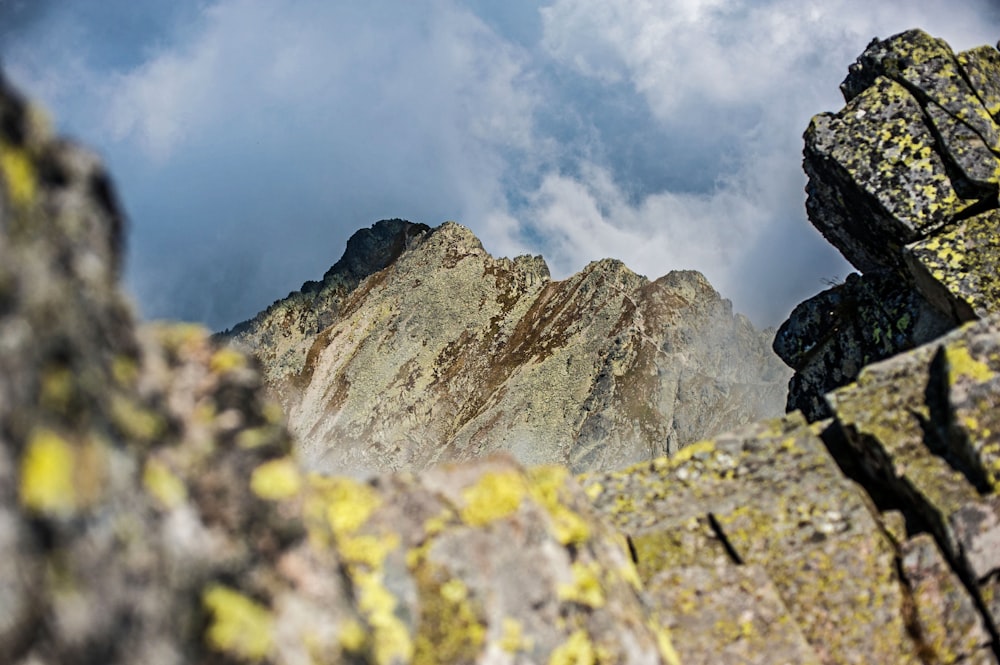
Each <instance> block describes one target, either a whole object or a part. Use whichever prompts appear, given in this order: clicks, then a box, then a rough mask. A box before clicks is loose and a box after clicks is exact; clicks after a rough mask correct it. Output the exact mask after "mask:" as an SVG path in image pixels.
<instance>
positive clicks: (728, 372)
mask: <svg viewBox="0 0 1000 665" xmlns="http://www.w3.org/2000/svg"><path fill="white" fill-rule="evenodd" d="M363 243H364V245H365V247H366V248H367V250H366V253H365V255H364V256H359V254H360V252H358V251H357V247H358V246H360V245H362V244H363ZM369 257H375V259H374V260H372V259H371V258H369ZM348 266H351V267H350V268H348ZM364 275H370V276H369V277H368V278H367V279H366V280H364V281H360V282H359V280H358V278H359V277H361V276H364ZM314 284H315V283H313V284H307V285H306V286H305V287H304V288H303V290H302V291H301V292H298V293H294V294H292V295H291V296H289V297H288V298H287V299H285V300H283V301H280V302H278V303H275V304H274V305H273V306H272V307H271V308H270V309H268V310H267V311H265V312H262V313H261V314H259V315H258V316H257V317H256V318H254V319H253V320H251V321H248V322H246V323H243V324H240V325H238V326H236V328H234V329H233V330H232V331H228V332H227V333H226V334H225V336H227V337H230V338H232V339H233V340H234V341H235V342H236V343H237V344H240V345H242V346H243V348H244V349H246V350H248V351H250V352H252V353H254V354H255V355H257V356H258V357H259V358H260V360H261V361H262V363H263V365H264V368H265V375H266V376H267V380H268V383H269V385H271V386H272V387H273V390H274V392H275V394H276V395H277V397H278V399H279V400H280V401H281V403H282V404H283V405H284V407H285V409H286V411H287V413H288V416H289V426H290V428H291V430H292V432H293V433H294V434H295V435H296V437H297V438H298V440H299V445H300V446H301V449H300V453H301V456H302V459H303V460H304V461H305V463H306V464H307V465H308V466H309V467H310V468H313V469H317V470H322V471H327V472H347V473H352V474H363V473H365V472H370V471H373V470H401V469H422V468H426V467H427V466H429V465H431V464H433V463H437V462H442V461H449V460H450V461H456V460H469V459H474V458H477V457H482V456H484V455H487V454H489V453H492V452H496V451H507V452H510V453H512V454H513V455H514V456H515V457H516V458H517V459H518V460H520V461H521V462H522V463H525V464H548V463H558V464H563V465H566V466H568V467H569V468H570V469H571V470H573V471H577V472H579V471H584V470H596V469H609V468H619V467H621V466H624V465H627V464H629V463H633V462H638V461H640V460H643V459H651V458H653V457H656V456H658V455H664V454H670V453H673V452H675V451H676V450H678V449H679V448H681V447H682V446H684V445H686V444H688V443H691V442H693V441H696V440H697V439H699V438H702V437H704V436H706V435H709V434H712V433H717V432H722V431H725V430H727V429H731V428H732V427H735V426H737V425H740V424H744V423H747V422H751V421H753V420H755V419H758V418H761V417H764V416H768V415H774V414H777V413H780V411H781V403H782V402H783V401H784V392H785V385H784V384H785V381H786V380H787V377H788V374H787V373H786V372H787V369H786V368H784V367H783V366H782V365H781V363H780V361H778V359H777V358H776V357H775V356H774V355H773V354H772V353H771V351H770V349H769V348H768V346H769V344H770V333H768V332H765V333H761V332H758V331H757V330H755V329H754V328H753V326H752V325H751V324H750V322H749V321H748V320H747V319H746V318H745V317H743V316H740V315H735V316H734V315H733V312H732V308H731V305H730V303H729V302H728V301H726V300H723V299H722V298H720V296H719V295H718V294H717V293H716V292H715V291H714V290H713V289H712V287H711V286H710V285H709V284H708V282H707V281H706V280H705V278H704V277H702V276H701V275H700V274H699V273H696V272H690V271H686V272H672V273H670V274H668V275H666V276H665V277H662V278H660V279H658V280H656V281H654V282H650V281H648V280H647V279H646V278H644V277H641V276H639V275H636V274H635V273H633V272H631V271H630V270H628V269H627V268H626V267H625V266H624V265H622V264H621V263H620V262H618V261H612V260H604V261H598V262H595V263H592V264H590V265H589V266H587V267H586V268H585V269H584V270H583V271H582V272H580V273H579V274H577V275H574V276H573V277H570V278H569V279H567V280H565V281H560V282H554V281H551V280H550V279H549V272H548V268H547V267H546V265H545V263H544V261H543V260H542V258H541V257H537V256H536V257H528V256H522V257H518V258H516V259H514V260H510V259H495V258H493V257H492V256H490V255H489V254H488V253H486V251H485V250H484V249H483V247H482V245H481V243H480V242H479V240H478V239H477V238H476V237H475V236H474V235H473V234H472V233H471V232H470V231H469V230H468V229H466V228H464V227H462V226H460V225H458V224H454V223H446V224H444V225H442V226H441V227H439V228H437V229H428V228H427V227H424V226H418V225H413V224H409V223H408V222H402V221H399V220H391V221H383V222H379V223H378V224H376V225H374V226H373V227H372V228H371V229H366V230H362V231H359V232H358V234H356V235H355V236H354V237H353V238H352V239H351V241H350V242H349V243H348V249H347V253H345V255H344V258H343V259H341V260H340V262H338V263H337V264H336V265H335V266H334V267H333V268H331V269H330V271H329V272H327V274H326V276H325V277H324V280H323V282H322V286H315V285H314ZM324 324H326V325H324ZM373 395H378V399H372V396H373Z"/></svg>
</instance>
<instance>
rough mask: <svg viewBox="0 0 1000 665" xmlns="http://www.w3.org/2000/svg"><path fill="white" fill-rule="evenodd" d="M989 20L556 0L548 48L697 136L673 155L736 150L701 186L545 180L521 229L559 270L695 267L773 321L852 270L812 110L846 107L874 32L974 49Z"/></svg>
mask: <svg viewBox="0 0 1000 665" xmlns="http://www.w3.org/2000/svg"><path fill="white" fill-rule="evenodd" d="M985 15H987V14H986V5H985V4H983V5H981V6H980V7H976V6H975V5H967V6H964V7H962V8H958V7H956V6H954V5H952V4H951V3H940V2H931V1H929V0H924V1H922V2H914V3H907V4H906V5H905V6H903V5H901V4H899V3H892V6H891V7H890V6H888V3H886V4H881V5H880V4H878V3H871V2H867V1H862V0H840V1H839V2H838V1H824V2H820V1H818V0H811V1H806V2H803V1H802V0H770V1H764V2H750V1H748V0H742V1H730V0H726V1H725V2H723V1H722V0H676V1H672V2H661V1H656V0H621V1H620V2H614V3H609V2H605V1H604V0H556V1H555V2H553V3H551V4H550V5H549V6H547V7H546V8H544V9H543V10H542V17H543V22H544V39H543V45H544V47H545V48H546V49H547V51H548V53H549V54H550V55H551V56H552V57H553V58H554V59H555V60H556V61H557V62H559V63H561V64H562V65H563V66H564V67H568V68H570V69H571V70H573V71H575V72H577V73H578V74H579V75H581V76H583V77H585V78H587V79H590V80H592V81H594V83H595V85H598V86H605V87H606V88H607V89H608V90H611V89H612V86H614V85H616V84H617V85H621V84H623V83H624V84H626V85H627V86H629V87H631V88H632V89H633V90H634V91H635V93H636V94H637V95H639V99H640V100H642V102H643V103H645V104H646V106H647V107H648V110H649V112H650V114H651V116H652V118H654V119H655V122H656V123H657V124H658V127H657V130H658V131H659V132H662V133H665V134H667V135H677V134H681V133H683V134H686V135H687V136H689V137H693V138H689V140H688V145H689V147H688V152H687V153H685V154H665V155H664V157H663V159H664V160H670V159H674V160H681V161H682V163H684V162H685V161H686V162H690V163H691V164H692V165H697V164H700V163H704V160H705V159H706V156H699V155H698V154H697V151H698V150H699V145H701V146H703V147H704V151H705V152H706V153H708V152H709V151H710V150H712V149H715V148H716V147H717V146H718V145H725V146H728V148H727V149H726V150H725V159H722V160H720V161H718V162H717V163H716V166H717V168H719V169H720V170H719V172H718V178H717V180H716V182H715V184H714V186H713V187H711V188H709V189H707V190H703V191H700V192H697V193H690V192H688V191H686V190H684V189H683V188H678V187H672V186H671V185H670V184H669V183H668V184H667V185H666V186H665V187H661V188H659V189H656V190H652V191H640V192H639V194H638V196H635V195H630V194H631V193H632V192H634V189H632V188H630V187H629V183H626V182H621V181H619V180H616V175H615V174H614V173H613V172H611V171H609V170H608V169H609V168H610V167H611V165H602V166H600V167H598V166H594V165H588V166H586V167H585V168H583V169H581V173H580V174H579V175H566V174H562V173H560V174H550V175H548V176H547V177H545V178H544V179H543V180H542V183H541V185H540V186H539V188H538V189H537V191H535V192H534V194H533V195H532V196H531V197H530V205H529V207H528V209H527V210H526V211H525V213H524V218H523V219H524V221H523V222H522V225H521V226H520V227H515V231H514V233H515V234H520V235H521V236H540V237H542V238H545V239H546V241H547V242H546V243H545V245H546V247H547V248H548V251H549V254H550V255H551V256H552V259H553V260H552V264H553V267H554V269H555V270H554V271H555V272H556V273H557V274H566V273H567V272H571V271H573V270H576V269H578V268H579V267H580V266H581V265H583V263H585V262H586V261H589V260H592V259H595V258H599V257H601V256H605V255H611V256H616V257H618V258H622V259H624V260H625V261H626V263H627V264H628V265H630V266H631V267H633V268H634V269H636V270H638V271H640V272H645V273H647V274H649V275H650V276H651V277H655V276H658V275H659V274H662V273H663V272H666V271H667V270H670V269H674V268H696V269H699V270H701V271H702V272H704V273H705V274H706V275H707V276H708V277H709V279H710V281H712V283H713V285H714V286H715V287H716V288H717V289H719V290H720V291H721V292H722V293H723V294H724V295H726V296H728V297H732V298H733V299H734V300H735V301H736V305H737V308H738V309H741V310H743V311H745V312H747V313H749V314H751V315H752V316H753V318H754V319H755V320H756V321H757V322H758V323H762V324H763V323H767V324H774V323H777V322H779V321H780V320H781V318H783V316H784V315H785V314H786V313H787V312H788V311H789V310H790V309H791V307H792V306H794V304H795V303H796V302H797V301H798V300H799V299H801V298H804V297H808V296H809V295H811V294H812V293H815V292H817V291H819V290H820V289H821V288H824V287H823V284H822V280H823V279H824V278H828V277H830V276H832V275H835V274H841V275H843V274H844V273H845V272H847V271H848V270H849V269H850V268H849V267H847V266H846V264H845V263H844V262H843V261H842V260H841V259H840V258H839V257H838V256H836V255H835V253H834V252H832V251H830V249H829V248H828V247H827V246H825V244H824V242H823V241H822V239H820V237H819V235H818V234H815V233H813V232H811V230H810V229H808V228H807V227H806V222H805V215H804V210H803V201H804V195H803V193H802V190H801V187H802V185H803V184H804V178H803V176H802V172H801V167H800V160H801V157H800V155H801V133H802V131H803V130H804V129H805V127H806V124H807V122H808V119H809V117H810V116H811V115H812V114H814V113H817V112H820V111H823V110H826V109H835V108H837V107H839V106H840V105H841V104H842V100H841V98H840V95H839V91H838V89H837V84H838V83H839V82H840V80H841V79H842V78H843V77H844V75H845V74H846V71H847V66H848V65H849V64H850V63H851V62H852V61H853V59H854V58H855V57H856V56H857V55H858V54H859V53H860V52H861V50H862V49H863V48H864V46H865V45H866V44H867V43H868V41H869V40H870V39H871V38H872V37H874V36H881V37H887V36H889V35H890V34H893V33H895V32H899V31H902V30H904V29H908V28H910V27H914V26H919V27H924V28H925V29H927V30H930V31H932V32H933V33H934V34H935V35H938V36H942V37H944V38H946V39H947V40H949V41H950V42H951V43H952V45H953V46H954V47H956V48H967V47H969V46H973V45H976V44H980V43H992V42H993V40H994V39H995V37H996V34H995V33H996V32H997V30H998V28H1000V25H998V21H997V20H996V14H995V12H994V13H993V14H990V15H991V16H992V17H993V19H994V20H992V21H986V20H983V17H984V16H985ZM611 129H613V128H602V130H603V131H605V132H608V131H609V130H611ZM638 131H644V130H643V129H641V128H640V129H638ZM645 131H647V132H649V134H650V135H655V134H656V132H653V131H651V130H650V128H646V130H645ZM608 140H611V141H613V140H614V139H613V138H611V137H609V138H608ZM498 244H499V245H501V246H511V245H513V244H514V243H513V242H512V241H511V240H510V239H501V240H499V241H498Z"/></svg>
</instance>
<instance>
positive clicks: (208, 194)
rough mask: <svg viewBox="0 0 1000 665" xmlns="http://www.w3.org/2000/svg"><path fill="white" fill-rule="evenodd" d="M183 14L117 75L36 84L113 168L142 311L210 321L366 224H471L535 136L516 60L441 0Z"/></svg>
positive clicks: (522, 62) (313, 263)
mask: <svg viewBox="0 0 1000 665" xmlns="http://www.w3.org/2000/svg"><path fill="white" fill-rule="evenodd" d="M187 19H188V20H186V21H185V22H184V24H183V25H181V26H179V28H178V29H176V30H174V31H173V32H171V33H169V34H166V35H161V36H160V38H159V39H158V40H157V41H156V42H155V43H154V44H151V45H147V47H146V48H145V49H143V50H142V57H140V58H137V59H136V60H135V61H134V62H132V63H129V65H128V66H126V67H120V68H117V69H114V70H102V71H95V70H93V69H88V68H87V62H86V58H85V57H84V58H82V59H77V60H76V64H74V65H73V67H74V68H75V70H77V71H76V74H75V76H74V77H73V79H74V80H75V81H88V84H87V87H88V89H89V94H88V91H85V90H80V88H79V85H78V84H76V83H73V82H71V81H68V80H67V79H66V78H65V77H63V76H61V75H58V74H56V75H55V76H54V77H53V78H49V79H48V81H49V84H48V85H45V86H44V87H47V88H48V89H49V90H50V92H49V93H48V94H49V96H50V97H54V98H57V101H59V100H61V101H62V102H66V101H67V99H66V98H67V97H68V96H73V99H72V100H70V101H69V103H66V104H62V103H60V104H59V106H60V107H66V106H68V107H70V108H71V109H73V118H71V119H70V120H71V122H70V124H71V126H73V127H75V128H83V129H82V130H79V131H77V132H76V133H78V134H83V133H84V132H87V136H85V138H86V139H87V140H88V141H95V139H96V141H95V142H96V143H98V144H99V145H101V146H102V147H103V149H104V150H105V151H106V153H107V154H108V156H109V159H110V161H111V166H112V169H113V171H114V172H115V173H116V174H117V175H118V181H119V185H120V189H121V191H122V192H123V194H124V196H125V199H126V204H127V207H128V209H129V210H130V211H131V213H132V218H133V220H134V222H133V227H134V233H133V236H132V238H133V241H132V252H131V260H130V262H129V267H130V270H129V274H130V280H131V283H132V286H133V288H134V290H135V291H136V292H137V294H138V296H139V299H140V301H141V302H142V307H143V310H144V311H145V312H146V313H147V314H148V315H151V316H174V317H177V316H180V317H183V318H194V319H199V320H203V321H207V322H208V323H209V324H210V325H212V326H214V327H221V326H225V325H229V324H232V323H233V322H234V321H236V320H239V318H242V317H247V316H251V315H252V314H253V313H254V312H255V311H257V310H258V309H260V308H262V307H264V306H266V305H267V304H269V303H270V301H271V300H273V299H274V298H276V297H280V296H282V295H284V294H285V293H287V292H288V291H289V290H291V289H294V288H297V287H298V286H299V285H300V284H301V283H302V282H303V281H305V280H306V279H313V278H316V277H318V276H319V275H321V274H322V273H323V272H324V271H325V269H326V268H327V267H329V265H330V264H332V263H333V262H334V261H335V260H336V259H337V257H338V256H339V254H340V252H341V251H342V250H343V245H344V242H345V241H346V239H347V237H348V236H349V235H350V234H351V233H352V232H353V231H354V230H356V229H357V228H359V227H361V226H365V225H368V224H371V223H372V222H374V221H375V220H377V219H379V218H382V217H391V216H401V217H409V218H413V219H416V220H420V221H428V222H430V223H440V222H441V221H444V220H445V219H449V218H459V219H461V218H463V217H465V218H469V217H482V216H485V215H486V214H487V212H488V211H489V210H493V209H497V208H503V207H505V206H506V203H505V197H506V194H505V192H504V190H503V183H504V179H505V177H506V176H505V172H506V171H507V169H508V166H509V164H511V163H528V162H530V161H532V160H533V159H534V157H532V156H531V155H532V154H535V153H536V151H537V149H538V148H539V147H540V146H543V145H544V142H537V143H536V141H535V137H534V130H533V124H532V123H533V116H534V113H533V108H534V106H535V104H536V103H537V98H536V95H537V92H536V90H535V89H534V87H533V85H534V84H533V82H532V80H531V77H530V74H529V72H527V69H526V56H525V55H524V53H523V52H522V50H521V49H520V48H519V47H516V46H514V45H512V44H510V43H508V42H506V41H505V40H503V39H502V38H500V37H498V36H497V35H496V34H495V33H494V32H493V31H492V29H491V28H490V27H489V26H488V25H487V24H486V23H484V22H483V21H481V20H480V19H479V18H478V17H476V16H475V15H473V14H472V13H470V12H469V11H467V10H466V9H464V8H462V7H461V6H460V5H459V4H458V3H454V2H450V1H447V0H427V1H421V2H407V3H399V2H387V1H378V2H372V3H366V4H365V5H364V6H361V5H352V4H350V3H326V2H322V1H321V0H298V1H297V2H289V3H281V4H280V5H278V4H275V3H268V2H260V1H256V0H220V1H219V2H214V3H211V4H209V5H206V6H205V7H204V8H203V9H201V10H200V11H199V12H197V13H196V14H193V15H192V14H190V13H189V14H188V17H187ZM51 29H53V30H54V29H55V24H53V26H52V27H51ZM75 41H76V44H77V46H78V47H82V48H79V49H78V50H79V52H82V53H86V52H87V50H88V48H89V46H88V43H87V42H86V41H85V40H81V39H77V40H75ZM67 62H69V58H68V57H67V58H66V59H64V60H63V63H64V64H65V63H67ZM41 71H42V75H41V76H39V75H37V74H36V75H35V76H34V77H33V78H34V79H35V80H36V81H41V82H43V83H45V81H46V80H47V79H46V76H50V77H52V76H53V75H52V74H51V72H52V71H53V69H51V68H41ZM71 88H73V89H74V93H73V95H68V94H67V91H69V90H70V89H71ZM76 93H80V94H79V96H75V95H76ZM74 123H75V124H74ZM529 153H530V154H529Z"/></svg>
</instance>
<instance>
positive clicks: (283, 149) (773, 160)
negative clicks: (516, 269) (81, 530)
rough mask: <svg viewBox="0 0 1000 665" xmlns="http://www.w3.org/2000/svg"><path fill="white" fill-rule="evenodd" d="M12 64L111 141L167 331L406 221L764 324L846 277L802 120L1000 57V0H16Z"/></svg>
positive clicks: (22, 80) (94, 134)
mask: <svg viewBox="0 0 1000 665" xmlns="http://www.w3.org/2000/svg"><path fill="white" fill-rule="evenodd" d="M0 12H2V17H3V19H4V25H5V27H4V29H3V31H2V32H0V40H2V44H0V53H2V57H3V60H4V62H5V64H6V66H7V69H8V71H9V72H10V73H11V76H12V78H13V79H14V80H15V81H16V82H18V83H19V84H20V85H21V86H22V87H24V88H25V89H26V90H28V91H29V92H30V93H31V94H32V95H33V96H35V97H39V98H41V99H42V100H43V101H45V102H46V103H47V105H48V106H49V107H50V108H54V109H58V117H57V119H56V120H57V123H58V124H59V126H60V128H61V129H64V130H66V131H68V132H70V133H72V134H74V135H76V136H78V137H80V138H82V139H84V140H85V141H86V142H87V143H88V144H90V145H96V146H97V147H98V148H99V149H100V150H101V151H102V152H103V154H104V155H105V156H106V158H107V160H108V162H109V163H110V165H111V168H112V170H113V171H114V172H115V173H116V174H117V179H118V182H119V189H120V191H121V193H122V197H123V199H124V203H125V205H126V208H127V210H128V212H129V213H130V217H131V219H132V221H133V227H132V228H133V231H132V235H131V238H130V252H131V253H130V255H129V261H128V281H129V285H130V288H131V289H132V291H133V292H135V294H136V295H137V297H138V300H139V301H140V303H141V306H142V309H143V312H144V314H146V315H147V316H169V317H178V318H186V319H194V320H200V321H203V322H205V323H207V324H209V325H210V326H212V327H214V328H222V327H225V326H227V325H231V324H232V323H233V322H235V321H238V320H241V319H243V318H246V317H247V316H250V315H252V314H253V313H254V312H256V311H258V310H260V309H261V308H263V307H264V306H266V305H267V304H268V303H270V302H272V301H273V300H275V299H277V298H280V297H282V296H284V295H285V294H287V293H288V292H289V291H291V290H293V289H296V288H298V286H299V285H300V284H301V283H302V282H303V281H305V280H306V279H310V278H312V277H314V276H315V275H317V274H322V273H323V271H324V270H325V269H326V268H327V267H329V265H330V264H331V263H332V262H333V260H334V259H335V258H336V257H337V256H338V254H339V251H340V248H341V247H343V244H344V242H345V241H346V239H347V237H348V236H349V235H350V233H351V232H353V231H354V230H355V229H357V228H359V227H361V226H366V225H369V224H371V223H372V222H374V221H375V220H377V219H381V218H386V217H394V216H399V217H406V218H408V219H413V220H418V221H422V222H426V223H429V224H432V225H436V224H438V223H440V222H442V221H444V220H446V219H455V220H458V221H460V222H462V223H463V224H465V225H467V226H469V227H470V228H471V229H472V230H473V231H475V232H476V234H477V235H478V236H479V237H480V238H482V240H483V242H484V244H485V245H486V248H487V249H488V250H489V251H490V252H492V253H493V254H495V255H511V256H512V255H515V254H518V253H523V252H528V253H533V254H534V253H542V254H544V255H545V256H546V257H547V259H548V261H549V264H550V266H551V268H552V271H553V274H554V276H555V277H557V278H559V277H566V276H568V275H570V274H572V273H574V272H576V271H578V270H579V269H581V268H582V267H583V266H584V265H586V263H588V262H589V261H591V260H596V259H600V258H604V257H607V256H612V257H615V258H618V259H621V260H623V261H625V262H626V263H627V264H628V265H629V266H630V267H632V268H633V269H635V270H637V271H638V272H641V273H644V274H646V275H648V276H649V277H651V278H655V277H657V276H659V275H662V274H665V273H666V272H668V271H670V270H673V269H685V268H693V269H697V270H700V271H702V272H703V273H704V274H705V275H706V276H707V277H708V279H709V280H710V281H711V282H712V284H713V285H714V286H715V287H716V288H717V289H719V291H720V292H721V293H722V294H723V295H724V296H726V297H728V298H731V299H732V300H733V301H734V304H735V308H736V309H737V310H738V311H742V312H745V313H747V314H749V315H750V316H751V318H752V319H753V320H754V321H755V323H757V324H758V325H774V324H777V323H778V322H780V320H781V319H783V318H784V316H785V315H786V314H787V313H788V311H790V309H791V308H792V306H793V305H794V304H795V303H796V302H798V301H799V300H801V299H802V298H804V297H806V296H807V295H809V294H811V293H813V292H815V291H816V290H817V289H818V288H822V286H823V281H824V280H831V279H838V278H839V279H842V278H843V277H844V276H845V275H846V273H847V272H848V270H849V269H848V267H847V266H846V264H845V263H844V262H843V260H842V259H840V257H839V255H838V254H837V253H836V252H835V251H834V250H832V249H831V248H830V247H829V246H828V245H826V243H824V242H823V241H822V239H821V238H820V237H819V235H818V234H816V233H815V231H813V230H812V229H811V228H809V226H808V224H807V222H806V220H805V213H804V210H803V201H804V195H803V193H802V186H803V184H804V179H803V176H802V174H801V170H800V167H799V161H800V160H799V156H798V155H799V152H800V145H801V142H800V141H801V138H800V134H801V128H802V127H804V126H805V125H806V123H807V121H808V117H809V116H810V115H811V114H812V113H815V112H816V111H818V110H821V109H824V108H837V107H839V105H840V104H841V100H840V99H839V98H838V96H837V92H836V90H837V83H839V81H840V80H841V79H842V78H843V75H844V63H845V62H850V61H851V60H853V58H854V56H855V55H856V54H857V51H858V48H859V45H860V44H864V43H867V41H868V40H869V39H871V38H872V37H874V36H876V35H878V36H881V37H885V36H888V35H889V34H892V33H895V32H899V31H902V30H904V29H906V28H909V27H912V26H914V25H921V26H925V27H927V28H928V29H931V30H932V31H934V32H935V34H938V35H940V36H942V37H944V38H945V39H947V40H948V41H949V42H951V43H952V45H953V46H954V47H955V48H956V49H961V48H966V47H969V46H973V45H976V44H981V43H990V44H992V43H994V42H995V41H996V39H997V37H998V36H1000V17H998V13H997V8H996V7H995V5H994V4H993V3H991V2H986V1H985V0H974V1H970V2H966V3H962V4H961V5H955V4H954V3H948V2H944V1H943V0H921V1H918V2H911V3H906V4H905V5H901V4H900V3H891V4H890V3H870V2H860V1H859V0H836V1H833V2H823V3H819V2H805V3H803V2H792V1H791V0H769V1H765V2H717V1H711V0H697V1H695V0H687V1H683V2H682V1H675V2H665V3H648V2H641V1H639V0H628V1H623V2H617V3H613V4H608V3H603V2H598V1H597V0H557V1H555V2H549V3H545V4H543V5H541V6H539V5H538V4H536V3H527V2H520V1H519V2H510V3H499V4H498V3H489V2H485V1H478V2H471V3H457V2H451V1H448V0H422V1H420V2H399V1H398V0H384V1H378V2H371V3H365V4H363V5H346V4H345V3H324V2H320V1H319V0H298V1H296V2H288V3H282V4H275V3H265V2H260V1H257V0H216V1H213V2H207V1H195V0H185V1H181V2H175V3H151V2H146V3H136V2H127V1H125V0H109V1H108V2H102V3H77V2H65V1H64V2H57V1H53V2H47V3H43V4H39V3H23V2H17V1H16V0H6V1H4V2H0Z"/></svg>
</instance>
